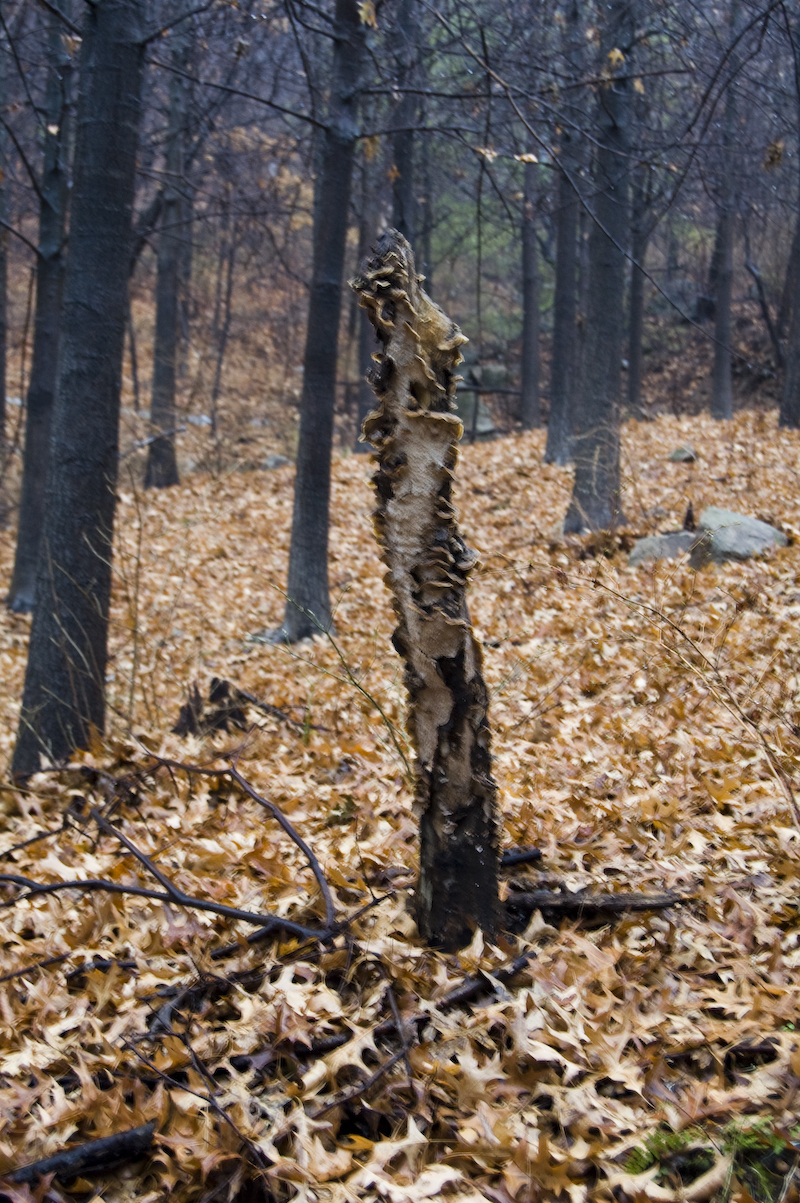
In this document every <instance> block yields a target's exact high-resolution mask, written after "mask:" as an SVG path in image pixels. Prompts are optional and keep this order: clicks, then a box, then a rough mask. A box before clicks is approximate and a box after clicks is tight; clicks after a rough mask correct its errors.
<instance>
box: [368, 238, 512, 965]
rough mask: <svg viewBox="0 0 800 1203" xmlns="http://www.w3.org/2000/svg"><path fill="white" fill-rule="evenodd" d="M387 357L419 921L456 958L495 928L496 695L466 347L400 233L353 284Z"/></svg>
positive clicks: (378, 370) (388, 544) (382, 426)
mask: <svg viewBox="0 0 800 1203" xmlns="http://www.w3.org/2000/svg"><path fill="white" fill-rule="evenodd" d="M353 287H354V288H355V289H356V291H357V292H358V293H359V295H360V297H361V298H362V303H363V304H364V305H365V307H366V309H367V312H368V313H369V315H370V319H371V321H372V322H373V324H374V326H375V330H376V333H377V335H378V339H379V340H380V343H381V346H382V353H381V354H380V356H379V359H378V362H377V365H376V367H375V370H374V372H373V375H372V383H373V387H374V389H375V392H376V395H377V398H378V405H377V408H376V410H375V411H374V412H373V413H372V414H370V416H369V417H368V419H367V421H366V423H365V431H364V432H365V434H366V436H367V438H369V440H370V441H371V442H372V444H373V445H374V447H375V448H376V451H377V458H378V470H377V472H376V474H375V478H374V482H375V490H376V493H377V499H378V504H377V509H376V511H375V530H376V535H377V538H378V541H379V543H380V545H381V547H382V550H383V560H384V563H385V564H386V565H387V567H388V570H389V571H388V573H387V575H386V583H387V585H388V587H389V589H390V590H391V593H392V598H393V604H394V609H395V613H396V614H397V617H398V626H397V629H396V630H395V633H394V637H393V642H394V645H395V647H396V649H397V651H398V652H399V654H400V655H401V656H402V658H403V660H404V662H405V684H406V689H407V690H408V696H409V716H408V730H409V735H410V737H411V741H412V744H413V747H414V750H415V752H416V758H417V759H416V796H415V803H416V808H417V810H418V813H419V818H420V876H419V882H418V886H417V897H416V907H417V922H418V925H419V929H420V933H421V935H422V936H423V938H424V939H425V940H427V941H428V942H429V943H431V944H433V945H435V946H437V947H441V948H445V949H455V948H459V947H462V946H463V945H464V944H466V943H467V942H468V941H469V940H470V939H471V936H472V934H473V931H474V929H475V927H480V928H482V929H483V930H484V931H487V932H491V931H492V930H493V929H494V925H495V920H496V910H497V898H498V893H497V890H498V884H497V883H498V831H497V809H496V795H497V787H496V785H495V782H494V780H493V778H492V764H491V753H490V746H489V744H490V733H489V723H488V720H487V703H488V693H487V689H486V685H485V683H484V680H483V676H482V675H481V659H482V657H481V649H480V646H479V644H478V643H477V641H476V639H475V636H474V634H473V631H472V627H471V625H470V620H469V613H468V610H467V602H466V588H467V577H468V574H469V572H470V569H471V568H472V567H473V566H474V564H475V563H476V561H477V555H476V553H475V552H473V551H471V550H470V549H469V548H468V547H467V546H466V545H465V543H464V540H463V539H462V537H461V535H460V533H459V530H458V525H457V523H456V518H455V511H454V509H453V504H452V486H453V474H454V471H455V467H456V461H457V458H458V451H457V443H458V440H459V439H460V437H461V435H462V433H463V428H462V425H461V422H460V421H459V419H458V418H457V417H456V416H455V414H453V413H452V412H451V411H452V408H453V403H454V395H455V384H456V377H455V375H454V371H455V367H456V365H457V364H458V363H459V362H460V361H461V353H460V350H459V348H460V346H461V345H462V343H464V342H466V341H467V340H466V339H465V337H464V335H463V334H462V333H461V331H460V330H459V328H458V326H456V325H455V323H454V322H452V321H451V320H450V319H449V318H447V317H446V316H445V314H444V313H442V311H441V309H439V308H438V306H436V305H435V304H434V303H433V302H432V301H431V300H430V298H429V297H428V296H427V295H426V293H425V292H424V291H423V290H422V287H421V284H420V277H418V276H417V275H416V272H415V269H414V257H413V254H412V251H411V248H410V246H409V245H408V243H407V242H406V240H405V239H404V238H403V237H402V235H400V234H398V232H397V231H396V230H390V231H389V232H388V233H387V234H385V235H384V237H383V238H382V239H381V242H380V243H379V245H378V248H377V252H376V255H375V257H374V258H373V259H371V260H370V261H369V262H368V263H367V264H366V265H365V267H364V269H363V271H362V274H361V275H360V276H359V277H358V278H357V279H356V280H354V281H353Z"/></svg>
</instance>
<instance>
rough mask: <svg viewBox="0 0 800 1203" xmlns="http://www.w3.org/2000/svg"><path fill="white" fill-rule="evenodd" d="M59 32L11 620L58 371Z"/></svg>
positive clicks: (64, 99)
mask: <svg viewBox="0 0 800 1203" xmlns="http://www.w3.org/2000/svg"><path fill="white" fill-rule="evenodd" d="M62 28H63V27H62V24H61V22H60V20H59V19H58V18H57V17H55V16H50V18H49V20H48V70H47V88H46V93H45V111H46V120H45V134H44V163H43V167H42V175H41V183H40V193H41V196H40V201H39V245H38V247H37V256H36V311H35V317H34V327H33V355H32V357H31V376H30V382H29V385H28V396H27V399H26V412H25V450H24V454H23V461H22V491H21V495H20V507H19V525H18V528H17V546H16V551H15V555H14V571H13V574H12V577H11V586H10V588H9V591H8V598H7V600H8V605H9V607H10V609H12V610H14V611H15V612H16V613H18V614H25V613H27V612H28V611H29V610H32V609H33V603H34V594H35V591H36V568H37V563H38V558H39V544H40V542H41V536H42V526H43V523H44V505H45V493H46V488H47V472H48V461H49V458H50V426H51V422H52V416H53V398H54V395H55V387H56V372H57V370H58V343H59V333H60V325H61V295H62V290H63V282H64V241H65V237H64V235H65V229H66V217H67V203H68V191H67V184H68V175H69V172H68V167H67V161H66V160H67V155H68V153H69V114H70V84H71V75H72V66H71V63H70V59H69V56H68V55H67V54H66V53H65V50H64V45H63V41H62Z"/></svg>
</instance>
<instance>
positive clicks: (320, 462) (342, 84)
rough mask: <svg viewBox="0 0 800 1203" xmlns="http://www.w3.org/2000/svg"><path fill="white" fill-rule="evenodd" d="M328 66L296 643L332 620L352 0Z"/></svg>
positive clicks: (291, 591) (286, 633)
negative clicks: (333, 490) (331, 534)
mask: <svg viewBox="0 0 800 1203" xmlns="http://www.w3.org/2000/svg"><path fill="white" fill-rule="evenodd" d="M334 29H335V31H334V49H333V69H332V79H331V89H330V101H329V110H328V116H327V120H326V122H325V126H324V129H323V130H322V139H321V140H322V155H321V166H320V171H319V174H318V176H317V180H316V193H317V195H316V203H315V206H314V262H313V269H312V279H311V295H310V297H309V305H308V326H307V332H306V347H305V355H304V359H303V393H302V397H301V400H300V434H299V441H298V447H297V476H296V480H295V489H294V512H293V515H292V536H291V546H290V550H289V579H288V584H287V603H286V611H285V614H284V619H283V625H282V626H281V627H280V628H279V630H278V631H277V632H276V633H275V637H276V638H279V639H286V640H288V641H289V642H294V641H295V640H297V639H303V638H305V637H306V636H308V635H313V634H315V633H316V632H317V631H319V630H320V629H321V628H322V629H326V628H328V627H329V626H330V622H331V604H330V591H329V586H328V522H329V509H330V487H331V449H332V445H333V411H334V402H335V391H336V365H337V353H338V346H339V315H340V310H341V298H342V274H343V271H344V250H345V241H346V238H347V224H348V216H349V209H350V189H351V183H352V176H353V158H354V155H355V145H356V138H357V136H358V128H357V124H356V114H357V105H358V85H359V79H360V74H361V63H362V57H363V47H364V29H363V26H362V24H361V21H360V18H359V5H358V3H357V0H336V11H335V27H334Z"/></svg>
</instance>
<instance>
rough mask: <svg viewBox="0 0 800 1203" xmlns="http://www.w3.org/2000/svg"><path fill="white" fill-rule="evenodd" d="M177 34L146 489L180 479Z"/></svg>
mask: <svg viewBox="0 0 800 1203" xmlns="http://www.w3.org/2000/svg"><path fill="white" fill-rule="evenodd" d="M173 36H174V37H175V38H176V43H175V47H174V49H173V52H172V62H173V66H175V68H176V71H175V73H174V74H173V75H172V76H171V77H170V83H169V120H168V129H167V142H166V148H165V164H164V167H165V182H164V203H163V206H162V209H161V233H160V234H159V238H158V263H157V273H156V327H155V342H154V346H153V393H152V397H151V400H150V425H151V426H152V427H153V430H155V431H162V432H163V433H162V434H160V435H159V437H158V438H156V439H154V440H153V442H152V443H151V444H150V447H149V450H148V453H147V468H146V470H145V478H144V484H145V488H148V489H149V488H156V489H166V488H169V486H170V485H176V484H178V482H179V479H180V478H179V475H178V460H177V457H176V455H175V427H176V425H177V422H176V419H175V366H176V362H177V350H178V300H179V295H180V275H181V251H182V248H183V239H184V229H183V202H182V194H183V160H184V145H185V141H186V81H185V80H184V78H183V76H182V75H181V74H179V72H185V71H186V66H187V60H188V49H189V40H188V35H187V33H186V32H185V31H182V32H180V33H178V34H175V35H173Z"/></svg>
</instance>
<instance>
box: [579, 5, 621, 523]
mask: <svg viewBox="0 0 800 1203" xmlns="http://www.w3.org/2000/svg"><path fill="white" fill-rule="evenodd" d="M604 7H605V9H606V13H607V18H606V25H605V27H604V29H603V35H602V43H601V49H602V52H603V62H604V63H605V64H613V63H614V62H616V67H614V66H611V65H610V66H609V71H611V70H614V72H615V74H614V75H613V76H610V78H609V79H608V81H607V83H605V84H604V85H603V86H602V87H601V88H600V89H599V90H598V94H597V95H598V102H597V126H598V146H597V150H596V154H595V164H594V180H593V183H594V188H593V192H594V196H595V200H594V205H593V214H592V215H593V218H594V220H593V221H592V223H591V226H590V229H589V288H588V296H587V313H586V343H585V353H584V365H583V373H582V375H583V380H582V385H581V400H580V405H579V407H578V411H577V413H576V415H575V435H574V458H575V482H574V485H573V490H572V499H571V501H570V505H569V509H568V511H567V516H566V518H565V520H564V530H565V532H568V533H574V532H578V531H583V530H611V529H612V528H613V527H614V526H616V525H617V524H618V523H619V522H620V520H621V519H622V513H621V506H620V471H619V424H620V414H619V393H620V385H621V361H622V339H623V328H624V313H623V310H624V292H625V247H626V245H627V241H628V224H629V219H628V173H629V170H630V161H629V158H628V154H627V151H628V142H629V122H630V95H631V79H630V75H631V72H630V65H629V63H628V61H627V56H628V55H629V54H630V47H631V44H632V42H633V4H632V0H612V2H611V3H609V4H607V5H605V6H604ZM614 51H616V52H617V54H618V57H617V58H616V59H615V58H614V53H613V52H614ZM623 56H624V57H623Z"/></svg>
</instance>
